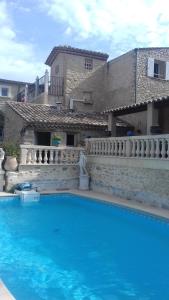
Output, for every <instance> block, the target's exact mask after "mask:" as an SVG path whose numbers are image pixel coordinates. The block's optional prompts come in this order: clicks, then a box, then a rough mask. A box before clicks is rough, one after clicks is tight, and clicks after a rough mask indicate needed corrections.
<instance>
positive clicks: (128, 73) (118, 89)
mask: <svg viewBox="0 0 169 300" xmlns="http://www.w3.org/2000/svg"><path fill="white" fill-rule="evenodd" d="M135 75H136V52H135V51H134V50H133V51H130V52H128V53H125V54H124V55H121V56H119V57H117V58H115V59H113V60H111V61H109V62H108V63H107V64H106V65H105V66H104V103H103V104H104V106H103V107H102V109H103V110H104V109H105V108H106V107H114V108H116V107H119V106H124V105H128V104H132V103H134V102H135V97H136V95H135Z"/></svg>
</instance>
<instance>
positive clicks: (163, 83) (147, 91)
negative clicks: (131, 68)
mask: <svg viewBox="0 0 169 300" xmlns="http://www.w3.org/2000/svg"><path fill="white" fill-rule="evenodd" d="M148 58H153V59H155V60H157V61H164V62H168V61H169V48H154V49H152V48H147V49H146V48H145V49H138V50H137V70H136V102H140V101H147V100H150V99H151V98H152V97H153V98H158V97H163V96H168V95H169V80H165V79H160V78H156V77H150V76H148V69H147V68H148Z"/></svg>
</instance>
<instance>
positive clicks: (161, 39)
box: [0, 0, 169, 82]
mask: <svg viewBox="0 0 169 300" xmlns="http://www.w3.org/2000/svg"><path fill="white" fill-rule="evenodd" d="M58 45H70V46H72V47H78V48H82V49H89V50H94V51H101V52H105V53H108V54H109V56H110V58H109V59H112V58H114V57H117V56H119V55H121V54H123V53H125V52H127V51H129V50H131V49H133V48H140V47H168V46H169V1H168V0H64V1H63V0H13V1H10V0H0V78H6V79H11V80H20V81H31V82H33V81H34V80H35V78H36V77H37V76H39V77H41V76H43V74H44V72H45V69H46V65H45V64H44V63H45V60H46V58H47V57H48V55H49V53H50V51H51V50H52V48H53V47H54V46H58Z"/></svg>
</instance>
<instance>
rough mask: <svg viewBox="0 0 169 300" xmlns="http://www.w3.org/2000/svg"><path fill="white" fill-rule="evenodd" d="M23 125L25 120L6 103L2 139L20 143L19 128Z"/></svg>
mask: <svg viewBox="0 0 169 300" xmlns="http://www.w3.org/2000/svg"><path fill="white" fill-rule="evenodd" d="M24 126H25V122H24V121H23V119H22V118H20V116H19V115H17V114H16V113H15V112H14V111H13V110H12V109H11V108H10V107H9V106H8V105H6V112H5V124H4V141H5V142H8V141H9V142H10V143H11V142H13V143H21V142H22V136H21V130H22V128H23V127H24Z"/></svg>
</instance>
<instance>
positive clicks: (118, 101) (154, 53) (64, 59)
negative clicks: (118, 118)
mask: <svg viewBox="0 0 169 300" xmlns="http://www.w3.org/2000/svg"><path fill="white" fill-rule="evenodd" d="M149 58H153V59H154V60H157V61H163V62H168V61H169V49H168V48H142V49H134V50H131V51H129V52H127V53H125V54H123V55H121V56H119V57H117V58H115V59H113V60H111V61H108V62H106V61H102V60H99V59H94V58H93V70H90V71H89V70H86V69H85V68H84V60H85V55H84V56H82V55H78V54H77V55H72V54H68V53H59V54H58V55H57V56H56V58H55V60H54V61H53V63H52V65H51V76H56V75H57V76H63V77H64V96H63V97H62V98H60V99H57V100H58V101H59V100H60V101H61V102H62V103H63V105H65V106H66V107H69V102H70V99H71V98H74V99H79V100H83V98H84V92H89V93H91V95H92V96H91V97H92V99H91V102H90V103H89V102H88V103H87V102H86V103H82V102H76V101H75V102H74V109H75V110H77V111H84V112H86V111H90V112H92V111H103V110H105V109H106V108H108V107H113V108H115V107H119V106H125V105H129V104H132V103H136V102H140V101H147V100H149V99H151V98H152V97H154V98H157V97H162V96H167V95H168V94H169V81H168V80H165V79H160V78H157V77H154V76H152V77H150V76H148V72H147V71H148V59H149ZM51 101H54V99H52V100H51V97H49V102H51ZM122 119H123V120H126V121H127V122H129V123H131V125H133V126H134V127H136V128H138V129H141V130H142V131H143V133H145V132H146V129H145V127H146V113H142V114H137V115H134V116H128V117H124V118H122Z"/></svg>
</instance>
